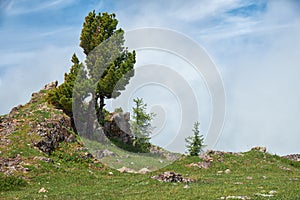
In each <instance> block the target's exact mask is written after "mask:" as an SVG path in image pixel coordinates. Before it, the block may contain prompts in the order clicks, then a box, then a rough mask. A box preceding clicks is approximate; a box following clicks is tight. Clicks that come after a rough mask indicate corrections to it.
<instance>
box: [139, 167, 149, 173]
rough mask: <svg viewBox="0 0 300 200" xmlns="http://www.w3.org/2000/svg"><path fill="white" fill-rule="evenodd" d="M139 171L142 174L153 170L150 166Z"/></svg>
mask: <svg viewBox="0 0 300 200" xmlns="http://www.w3.org/2000/svg"><path fill="white" fill-rule="evenodd" d="M138 172H139V173H140V174H147V173H149V172H151V170H149V169H148V168H142V169H140V170H139V171H138Z"/></svg>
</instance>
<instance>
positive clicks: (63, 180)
mask: <svg viewBox="0 0 300 200" xmlns="http://www.w3.org/2000/svg"><path fill="white" fill-rule="evenodd" d="M60 153H61V154H62V155H60ZM64 156H66V157H64ZM51 158H53V160H54V164H51V163H44V162H42V161H40V162H39V169H34V170H32V171H31V172H30V173H31V175H30V177H28V178H29V181H28V182H29V183H28V185H27V186H26V187H25V188H19V187H17V188H16V189H15V190H10V191H5V192H3V191H2V192H1V193H0V197H3V198H5V199H13V198H15V197H17V198H19V199H42V198H44V195H47V197H48V198H49V199H157V198H159V199H220V197H222V196H223V197H226V196H248V197H250V198H251V199H266V197H262V196H258V195H257V194H259V193H260V194H268V193H269V192H270V191H276V193H275V194H274V196H273V197H270V199H299V197H300V191H299V188H300V167H299V165H298V163H296V162H292V161H287V160H286V159H283V158H278V157H277V156H274V155H270V154H264V153H259V152H254V151H250V152H246V153H244V156H237V155H224V156H222V159H223V160H224V161H223V162H217V161H214V162H213V165H212V167H211V168H209V169H199V168H197V167H186V166H185V165H186V164H189V163H192V162H198V161H200V159H199V158H198V157H185V158H182V159H180V160H178V161H176V162H174V163H173V164H171V165H168V166H166V167H165V168H162V169H160V170H159V171H156V172H151V173H150V174H146V175H140V174H129V173H119V172H118V171H116V170H113V169H110V168H108V167H105V166H103V165H102V164H97V163H96V164H95V163H92V162H91V160H84V159H82V160H80V159H72V158H70V156H67V155H65V154H63V149H61V150H59V151H58V153H57V154H54V155H52V156H51ZM217 158H218V157H215V160H216V159H217ZM282 167H286V168H289V169H290V171H286V170H283V169H282ZM226 169H230V170H231V173H229V174H226V173H221V174H218V173H217V172H218V171H220V170H222V171H224V170H226ZM163 171H175V172H177V173H181V174H182V175H183V176H186V177H190V178H193V179H196V180H197V181H196V182H195V183H190V184H189V188H184V186H185V184H182V183H162V182H159V181H156V180H153V179H151V178H150V177H151V176H153V175H157V174H159V173H161V172H163ZM109 172H113V175H109ZM247 177H248V179H247ZM249 177H252V179H249ZM42 187H44V188H45V189H46V190H48V192H47V193H38V191H39V189H40V188H42Z"/></svg>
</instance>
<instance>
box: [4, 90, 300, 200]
mask: <svg viewBox="0 0 300 200" xmlns="http://www.w3.org/2000/svg"><path fill="white" fill-rule="evenodd" d="M52 87H55V86H53V85H52V86H51V85H46V86H45V87H44V88H43V89H42V90H40V91H39V92H37V93H33V94H32V97H31V100H30V101H29V102H28V103H27V104H25V105H19V106H17V107H15V108H13V109H12V110H11V112H10V113H9V114H7V115H4V116H1V117H0V176H1V181H0V198H1V199H44V198H48V199H157V198H159V199H266V198H270V199H299V198H300V192H299V188H300V163H299V162H297V161H292V160H289V159H287V158H282V157H279V156H276V155H271V154H268V153H267V152H265V149H262V148H254V149H252V150H251V151H248V152H243V153H230V152H220V151H212V150H210V151H207V152H206V153H205V154H204V155H202V156H200V157H198V156H194V157H189V156H184V155H181V157H180V159H178V160H177V161H175V162H173V163H171V162H170V163H168V165H166V166H165V167H163V168H161V169H159V170H157V171H153V172H148V171H144V172H143V173H145V174H139V173H126V171H130V170H128V168H123V170H120V171H121V172H120V171H118V170H115V169H112V168H110V167H108V166H106V165H105V164H103V163H102V162H100V161H99V160H98V159H96V158H94V157H93V156H92V154H91V153H90V152H89V149H87V148H86V147H85V146H84V145H83V142H82V140H81V138H80V137H79V136H78V135H77V134H76V133H75V132H74V130H73V129H72V126H71V120H70V117H68V115H66V114H65V113H64V112H63V111H62V110H59V109H56V108H55V107H53V106H52V105H50V104H48V103H47V101H46V99H45V97H46V95H47V93H48V91H49V90H51V88H52ZM110 150H111V149H110ZM119 156H123V155H119ZM295 157H296V158H297V155H294V156H292V157H291V159H296V158H295ZM120 158H121V157H116V158H114V157H113V158H110V159H120ZM134 159H135V158H134V157H133V158H132V160H131V161H132V163H133V164H132V163H131V165H135V164H134V162H135V161H134ZM146 162H154V160H146ZM122 164H124V163H122ZM127 164H128V163H127ZM128 165H129V166H130V164H128ZM120 166H121V165H120ZM120 166H116V168H118V167H120ZM139 167H140V168H141V167H142V166H139ZM134 172H135V171H134ZM151 177H152V178H151Z"/></svg>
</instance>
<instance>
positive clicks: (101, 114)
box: [97, 96, 105, 126]
mask: <svg viewBox="0 0 300 200" xmlns="http://www.w3.org/2000/svg"><path fill="white" fill-rule="evenodd" d="M104 106H105V103H104V96H100V106H99V109H98V115H97V116H98V119H99V123H100V125H101V126H104V112H103V109H104Z"/></svg>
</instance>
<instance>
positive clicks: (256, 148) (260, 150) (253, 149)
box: [251, 147, 267, 153]
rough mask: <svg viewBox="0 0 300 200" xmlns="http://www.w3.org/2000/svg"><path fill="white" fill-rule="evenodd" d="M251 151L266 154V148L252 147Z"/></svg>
mask: <svg viewBox="0 0 300 200" xmlns="http://www.w3.org/2000/svg"><path fill="white" fill-rule="evenodd" d="M251 150H252V151H259V152H262V153H266V151H267V148H266V147H253V148H252V149H251Z"/></svg>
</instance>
